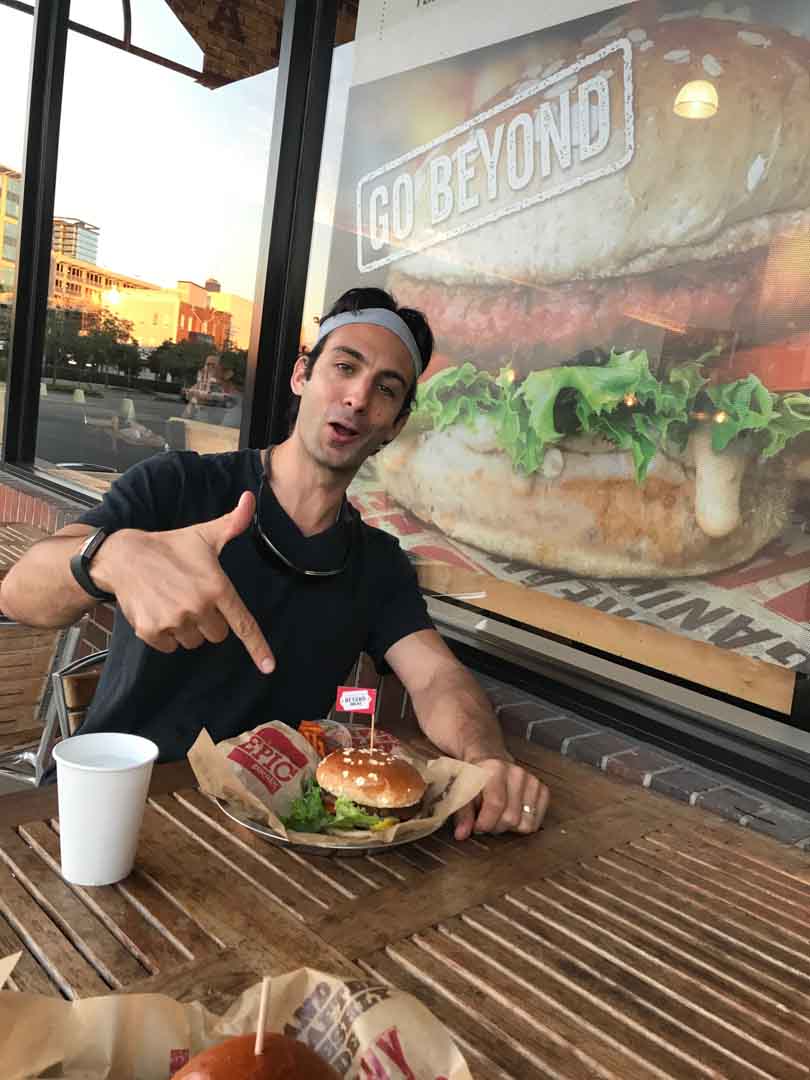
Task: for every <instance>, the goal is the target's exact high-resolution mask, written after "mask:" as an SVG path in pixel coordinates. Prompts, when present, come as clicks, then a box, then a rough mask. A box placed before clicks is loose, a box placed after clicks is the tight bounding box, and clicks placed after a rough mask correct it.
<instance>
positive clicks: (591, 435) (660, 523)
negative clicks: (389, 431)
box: [376, 10, 810, 577]
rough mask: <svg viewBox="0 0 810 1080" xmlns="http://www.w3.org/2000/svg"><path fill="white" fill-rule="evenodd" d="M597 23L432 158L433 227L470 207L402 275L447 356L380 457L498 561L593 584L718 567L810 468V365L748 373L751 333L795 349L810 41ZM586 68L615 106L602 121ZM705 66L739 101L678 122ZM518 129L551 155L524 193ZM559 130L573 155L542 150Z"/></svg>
mask: <svg viewBox="0 0 810 1080" xmlns="http://www.w3.org/2000/svg"><path fill="white" fill-rule="evenodd" d="M589 27H593V28H594V31H593V32H592V33H589V34H588V36H586V37H584V38H583V39H576V40H573V39H571V40H567V41H561V43H560V54H559V57H558V58H557V60H556V61H555V62H554V63H551V64H549V63H548V56H547V55H546V54H544V56H543V61H542V63H540V64H538V65H537V66H536V70H532V69H531V65H530V69H529V70H527V71H526V72H525V74H524V76H523V78H522V79H520V80H519V81H518V82H517V83H514V84H510V85H508V86H505V87H504V88H503V90H502V91H501V92H500V93H499V94H497V95H496V96H495V97H493V98H492V99H491V100H489V101H487V102H486V103H482V104H481V105H480V106H479V107H478V108H477V109H476V114H475V117H474V118H471V119H473V128H472V129H471V130H470V131H469V132H466V133H465V134H464V135H463V136H453V138H451V137H450V136H448V138H447V139H446V140H444V141H443V142H441V140H440V142H441V145H439V146H438V147H437V148H435V149H433V150H431V151H430V152H428V153H426V154H425V155H424V156H423V157H422V158H421V159H415V161H414V166H413V168H414V171H415V181H414V187H415V190H416V191H417V192H421V193H422V195H421V201H417V203H416V210H415V215H416V216H415V220H416V222H417V225H419V223H420V222H423V223H427V224H429V223H430V221H431V217H430V215H431V205H433V204H431V198H433V200H434V203H436V205H442V206H444V205H445V204H446V205H447V207H448V208H450V209H449V210H448V213H447V215H446V217H445V218H444V219H443V220H442V222H441V229H442V230H443V233H442V238H441V239H440V240H437V242H436V243H435V244H434V245H432V246H431V245H428V246H426V247H425V249H424V250H421V251H417V252H416V253H413V254H408V255H407V257H398V258H397V259H396V260H395V261H394V263H393V266H392V268H391V270H390V272H389V274H388V285H389V287H391V288H392V289H393V291H394V293H395V294H396V296H397V299H398V300H399V302H400V303H405V304H409V305H411V306H414V307H418V308H421V309H422V310H424V311H425V312H426V314H427V316H428V318H429V320H430V322H431V326H432V328H433V330H434V332H435V334H436V340H437V347H438V349H439V350H440V352H441V354H443V355H442V358H441V359H439V360H438V362H436V363H434V364H432V365H431V367H430V368H429V369H428V372H427V373H426V376H427V377H426V379H425V380H424V381H423V384H422V386H421V388H420V393H419V401H418V407H417V409H416V412H415V415H414V417H413V419H412V421H411V422H409V424H408V426H407V427H406V429H405V430H404V432H403V433H402V434H401V435H400V436H399V437H398V439H397V440H396V441H395V442H394V443H393V444H392V445H391V446H390V447H388V448H387V449H386V450H385V451H383V452H382V453H381V454H380V455H379V456H378V458H377V459H376V462H377V465H378V469H379V476H380V479H381V480H382V482H383V484H384V486H385V488H386V489H387V490H388V491H389V492H390V493H391V495H392V496H393V497H394V498H395V499H397V500H398V501H399V502H401V503H402V504H403V505H404V506H406V507H408V508H409V509H411V510H412V511H413V512H414V513H415V514H417V515H418V516H419V517H421V518H423V519H424V520H426V521H428V522H432V523H434V524H435V525H436V526H438V527H439V528H440V529H441V530H443V531H444V532H445V533H446V534H447V535H448V536H450V537H453V538H456V539H458V540H460V541H462V542H466V543H469V544H472V545H475V546H477V547H479V548H482V549H484V550H485V551H489V552H492V553H494V554H496V555H500V556H504V557H506V558H510V559H511V558H514V559H521V560H525V561H527V562H530V563H533V564H538V565H544V566H549V567H556V568H562V569H566V570H570V571H572V572H574V573H577V574H582V575H589V576H603V577H628V576H629V577H657V576H681V575H705V574H709V573H712V572H713V571H717V570H720V569H723V568H726V567H728V566H731V565H733V564H735V563H739V562H741V561H744V560H746V559H749V558H751V557H752V556H753V555H754V554H755V553H756V552H757V551H759V550H760V549H761V548H762V547H763V546H764V545H765V544H767V543H768V542H769V541H771V540H772V539H774V538H775V537H777V536H778V535H779V534H780V533H781V532H782V531H783V530H784V528H785V526H786V525H787V523H788V521H789V516H790V512H791V507H792V505H793V503H794V498H795V495H796V492H797V487H798V482H799V480H800V479H801V476H802V472H803V470H806V462H805V461H804V459H805V458H807V457H808V456H810V454H808V450H807V440H808V439H809V438H810V435H809V434H808V433H810V395H808V394H807V393H806V392H805V390H806V389H807V388H808V380H807V377H806V373H805V371H804V369H803V366H802V365H801V364H795V365H793V366H792V367H791V368H790V370H789V369H788V368H785V367H784V364H782V363H781V361H780V364H779V370H777V371H774V370H773V365H769V364H767V363H765V362H762V363H757V364H756V365H754V364H752V365H751V366H750V367H749V368H748V369H747V370H746V369H744V368H743V370H741V367H740V364H741V363H742V362H743V360H744V356H745V354H746V352H747V354H748V355H749V356H750V354H751V353H750V350H751V346H755V347H757V348H758V349H760V350H761V349H762V348H765V349H767V348H768V346H769V343H772V344H773V345H774V348H775V349H776V350H777V353H778V354H779V355H780V356H787V355H788V353H787V352H786V351H785V349H784V348H782V346H783V345H784V341H782V344H781V345H780V344H779V339H780V338H781V339H784V336H785V333H786V332H789V331H790V329H791V328H790V326H789V324H788V323H787V322H786V319H785V314H784V312H781V313H780V310H778V303H779V295H778V290H774V289H773V288H772V287H771V284H769V282H771V279H772V278H773V274H774V273H776V272H777V270H778V267H774V266H772V265H771V263H772V262H773V259H772V255H773V253H774V252H776V251H777V250H778V245H779V244H780V243H783V242H784V241H785V238H786V237H790V236H805V237H806V236H807V235H808V231H809V230H810V156H808V155H807V153H806V152H805V148H806V139H805V138H804V136H803V135H801V134H800V131H803V130H804V126H805V125H806V118H807V116H808V115H810V78H808V71H810V43H808V41H807V40H805V39H804V38H802V37H800V36H794V35H791V34H789V33H787V32H786V31H785V30H782V29H780V28H779V27H776V26H773V25H768V26H758V25H754V24H751V23H748V22H743V21H738V20H736V19H734V18H724V19H719V18H718V19H713V18H700V17H697V18H695V17H689V16H687V17H678V18H675V17H673V18H668V17H667V16H663V17H662V18H661V19H660V20H659V19H656V18H654V17H652V18H651V17H650V16H649V14H645V13H639V12H637V11H635V10H631V11H629V12H627V13H625V14H622V15H620V16H619V17H617V18H613V19H611V20H610V22H608V23H607V24H605V25H603V26H601V27H600V25H599V22H598V21H595V20H591V22H590V23H589ZM612 47H615V51H613V52H610V51H609V50H610V49H611V48H612ZM602 49H606V50H608V52H607V53H606V54H602V53H601V52H600V50H602ZM546 53H547V50H546ZM588 58H592V59H593V62H592V63H591V64H590V66H586V67H584V68H582V69H581V70H578V69H577V68H578V65H580V64H586V62H587V61H588ZM483 63H484V64H485V63H486V61H483ZM568 71H573V74H570V75H567V74H566V73H567V72H568ZM555 72H559V73H560V81H558V82H555V81H554V80H555V79H556V78H557V76H556V75H555ZM563 75H566V77H565V78H562V76H563ZM588 79H591V80H593V79H596V81H598V82H599V85H600V87H601V88H602V90H603V91H604V95H603V100H602V101H601V104H600V106H599V109H596V106H595V105H594V110H595V111H594V112H593V114H589V116H588V117H585V118H583V116H580V115H579V112H577V110H582V109H583V108H584V107H587V108H590V105H587V102H588V101H589V100H592V99H590V98H588V97H587V96H586V97H585V99H584V100H585V102H586V105H583V99H582V98H581V97H579V96H578V95H579V91H580V89H581V86H580V83H582V84H583V85H584V84H585V83H586V80H588ZM707 79H708V80H710V81H711V82H712V83H713V85H714V86H715V88H716V91H717V94H718V97H719V109H718V112H717V115H716V116H714V117H712V118H711V119H708V120H703V121H693V120H687V119H684V118H682V117H680V116H677V115H676V114H675V112H674V110H673V105H674V101H675V98H676V95H677V94H678V91H679V89H680V88H681V87H682V86H683V85H684V84H685V83H687V82H689V81H690V80H704V81H705V80H707ZM548 80H551V82H550V83H549V84H548V85H547V86H546V81H548ZM538 85H540V90H539V91H536V90H535V88H536V87H537V86H538ZM544 87H545V88H544ZM501 105H504V107H503V108H500V106H501ZM544 110H545V111H544ZM549 110H551V111H550V112H549ZM526 117H529V119H530V120H531V124H532V125H533V126H531V125H530V124H529V120H527V119H526ZM518 121H520V123H518ZM566 121H567V126H566ZM586 121H587V122H588V123H593V124H595V125H596V127H594V129H593V131H591V133H590V136H589V137H590V139H591V144H592V145H590V146H589V154H590V156H588V157H587V158H586V157H585V155H583V154H581V153H580V152H579V147H580V143H578V142H577V140H578V139H579V140H582V139H583V138H585V137H586V135H585V126H584V125H585V123H586ZM513 122H515V124H516V125H517V126H515V127H514V131H513V132H512V134H510V135H509V136H508V138H509V139H513V135H514V133H515V132H517V133H518V134H521V133H525V132H526V131H529V129H530V126H531V130H532V131H534V135H533V139H534V142H533V143H532V147H531V150H529V149H528V146H529V143H528V141H527V143H526V148H527V149H526V152H527V153H533V154H535V155H536V156H537V159H538V160H537V163H536V164H535V165H534V167H533V170H532V169H530V168H529V165H528V164H527V163H526V160H524V158H520V159H516V161H517V165H518V166H520V169H521V173H522V178H521V179H520V183H521V184H522V183H524V180H525V184H526V186H525V188H523V189H522V190H521V191H519V192H518V193H516V192H515V191H514V190H512V188H511V187H510V182H508V180H509V177H507V173H506V159H507V150H506V149H505V148H506V147H507V144H508V138H507V133H508V132H510V131H512V129H511V128H510V124H512V123H513ZM552 124H553V125H557V136H556V137H557V142H558V143H560V144H561V145H562V143H564V142H565V135H566V133H567V134H568V136H569V138H570V143H565V152H566V153H567V154H568V160H567V161H563V160H561V156H562V151H561V152H560V154H557V153H555V152H554V150H553V148H550V144H549V145H547V144H546V143H544V142H543V139H546V140H547V139H548V135H547V129H548V130H550V128H549V125H552ZM544 125H545V126H544ZM596 131H598V132H599V133H600V136H599V137H600V138H601V133H604V139H603V140H601V141H600V142H599V144H598V153H595V152H593V146H594V145H596V140H597V136H596V135H595V134H594V132H596ZM628 131H632V133H633V134H632V138H630V137H629V136H628ZM462 138H464V139H468V140H472V141H475V140H477V143H476V145H477V146H478V152H477V153H474V152H472V151H469V152H465V155H464V161H465V167H466V169H467V172H466V173H465V176H466V186H465V198H464V201H463V205H461V203H462V199H461V195H459V196H458V198H457V199H456V200H455V202H452V207H451V200H450V197H449V196H447V197H446V198H445V197H444V196H442V198H443V202H442V201H441V200H440V202H438V203H437V202H436V194H435V192H434V194H433V196H431V195H430V192H431V191H432V183H433V178H434V176H442V175H443V173H442V168H451V167H452V168H456V166H455V165H452V162H453V161H455V158H456V157H458V156H459V155H458V154H457V153H456V151H457V150H459V152H460V149H459V148H461V149H463V147H461V139H462ZM527 138H528V137H527ZM453 139H455V140H456V141H453ZM472 141H470V145H472ZM509 145H510V146H511V144H509ZM498 147H500V148H501V150H500V152H499V153H500V156H498V157H497V159H496V150H497V148H498ZM538 147H539V149H538ZM544 148H545V149H544ZM545 152H547V156H546V157H545V158H544V156H543V155H544V153H545ZM454 155H455V156H454ZM488 156H489V158H490V159H491V160H489V161H488V162H487V161H485V159H486V158H487V157H488ZM439 157H441V158H442V159H443V160H445V161H446V162H451V164H450V165H447V164H443V165H441V168H440V167H439V166H438V164H437V162H438V158H439ZM459 160H460V159H459ZM512 164H514V162H513V163H512ZM485 165H487V166H488V167H485ZM612 165H615V168H611V166H612ZM597 166H600V167H602V166H603V169H602V172H603V175H600V176H598V177H596V178H595V179H589V175H588V174H589V170H590V172H593V171H594V170H595V169H596V168H597ZM460 167H461V166H460V164H459V166H458V168H460ZM510 176H511V174H510ZM511 180H512V181H514V177H511ZM586 181H587V182H586ZM454 183H455V180H454V179H453V178H451V179H450V180H449V181H448V187H447V191H450V190H455V188H453V187H452V184H454ZM459 183H460V181H459ZM458 190H459V191H460V190H461V188H459V189H458ZM545 192H557V193H556V194H554V196H553V197H547V198H546V197H545V196H544V193H545ZM520 199H522V200H523V203H522V204H521V205H518V200H520ZM471 206H474V207H475V208H476V209H474V210H470V209H469V208H470V207H471ZM434 209H435V207H434ZM476 214H480V216H481V223H480V225H478V223H477V220H474V219H475V215H476ZM471 223H472V224H471ZM473 226H475V227H473ZM803 250H806V247H805V248H804V249H803ZM769 275H770V276H769ZM777 276H778V275H777ZM773 280H776V279H775V278H774V279H773ZM780 280H781V279H780ZM801 328H802V327H801V326H799V327H798V329H801ZM792 329H793V330H795V329H797V327H795V326H794V327H793V328H792ZM707 339H708V342H709V344H708V346H707ZM715 343H716V344H717V345H718V348H716V349H715V348H713V347H712V345H713V344H715ZM774 355H776V353H775V354H774ZM795 355H796V356H798V355H799V354H798V353H797V354H795ZM443 365H444V370H441V368H442V366H443ZM806 366H807V365H804V368H806Z"/></svg>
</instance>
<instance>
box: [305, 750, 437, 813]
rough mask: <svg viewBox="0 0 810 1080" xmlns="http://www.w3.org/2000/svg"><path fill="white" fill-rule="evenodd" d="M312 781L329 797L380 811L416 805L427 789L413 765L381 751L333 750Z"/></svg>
mask: <svg viewBox="0 0 810 1080" xmlns="http://www.w3.org/2000/svg"><path fill="white" fill-rule="evenodd" d="M315 778H316V780H317V781H318V784H319V785H320V787H321V788H323V790H324V791H327V792H329V794H330V795H334V796H335V797H336V798H337V797H339V796H341V795H344V796H345V797H346V798H348V799H351V800H352V802H356V803H359V804H360V805H362V806H369V807H372V808H373V809H379V810H395V809H398V808H400V807H405V806H415V805H416V804H417V803H418V802H419V801H420V800H421V798H422V796H423V795H424V794H425V788H426V786H427V785H426V784H425V781H424V780H423V779H422V777H421V776H420V775H419V772H418V771H417V770H416V769H415V768H414V767H413V765H411V764H410V763H409V762H407V761H405V760H404V759H403V758H399V757H395V756H394V755H393V754H387V753H385V752H384V751H382V750H354V749H352V750H335V751H333V752H332V753H331V754H328V755H327V756H326V757H325V758H324V759H323V761H322V762H321V763H320V765H319V766H318V769H317V772H316V773H315Z"/></svg>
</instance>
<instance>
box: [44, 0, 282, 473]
mask: <svg viewBox="0 0 810 1080" xmlns="http://www.w3.org/2000/svg"><path fill="white" fill-rule="evenodd" d="M99 7H103V8H106V9H108V10H107V14H106V15H104V16H103V17H102V14H101V12H100V10H99ZM131 7H132V27H131V29H132V40H133V42H134V43H135V44H138V45H139V46H140V47H141V48H148V49H150V50H151V51H153V52H156V53H159V54H160V55H161V56H164V57H168V58H170V59H171V61H172V62H173V63H174V64H175V65H179V66H181V67H183V68H185V69H188V70H189V71H191V70H200V69H203V66H204V63H206V64H207V61H206V60H204V57H203V52H202V50H201V48H200V45H199V43H198V41H197V40H196V39H195V37H194V36H193V34H192V31H194V32H195V33H196V27H195V24H194V22H193V20H188V21H189V27H188V28H187V27H186V26H184V25H183V23H181V22H180V20H179V19H178V18H177V17H176V16H175V15H174V14H173V13H172V10H171V8H170V7H169V6H168V5H167V4H166V3H165V0H134V2H133V3H132V5H131ZM109 9H117V14H115V17H113V13H112V12H111V11H110V10H109ZM71 17H72V18H73V19H74V21H77V22H83V23H85V24H88V25H90V26H92V27H93V28H94V29H97V30H100V31H103V32H104V33H108V34H113V35H120V34H121V32H122V29H121V25H120V23H121V5H120V4H118V5H115V4H112V5H101V6H99V5H97V4H95V5H94V4H91V3H89V2H87V0H84V2H75V3H74V4H73V5H72V7H71ZM271 31H272V33H273V35H274V34H275V29H274V28H273V27H270V26H269V24H268V35H270V33H271ZM198 36H199V35H198ZM243 40H244V45H243V46H239V45H234V47H233V51H232V55H230V56H229V61H228V63H229V67H228V69H227V70H220V72H219V74H218V76H217V77H216V78H213V77H211V78H208V79H201V80H199V81H195V80H194V79H192V78H190V77H189V76H188V75H186V74H182V73H180V72H178V71H177V70H172V69H169V68H166V67H164V66H161V65H159V64H157V63H153V62H150V61H149V60H146V59H142V58H140V57H138V56H134V55H129V54H126V53H124V52H121V51H119V50H116V49H114V48H111V47H110V46H109V45H107V44H105V43H103V42H100V41H97V40H93V39H91V38H88V37H87V36H84V35H82V34H80V33H78V32H74V31H71V32H70V34H69V38H68V49H67V60H66V69H65V83H64V95H63V107H62V120H61V134H60V148H59V162H58V171H57V187H56V205H55V217H56V226H55V229H54V238H53V244H54V252H53V257H52V274H51V282H52V284H51V295H50V302H49V310H48V320H47V329H46V343H45V353H44V363H43V372H42V392H41V393H42V396H41V398H40V408H39V424H38V430H37V445H36V454H37V464H38V466H39V467H40V468H45V469H47V470H48V471H50V472H52V473H56V474H58V475H59V476H61V477H62V478H65V479H68V480H69V481H71V482H74V483H78V484H79V485H81V486H83V487H86V488H88V489H91V490H101V489H103V488H105V487H106V486H107V485H108V484H109V482H110V478H111V476H113V475H114V474H115V473H120V472H122V471H123V470H124V469H126V468H127V467H128V466H130V465H132V464H133V463H135V462H137V461H139V460H142V459H143V458H144V457H146V456H149V455H151V454H155V453H161V452H163V451H164V450H165V449H167V448H176V449H183V448H185V449H194V450H199V451H209V450H226V449H235V448H236V446H237V445H238V439H239V428H240V423H241V419H242V398H243V388H244V378H245V370H246V355H247V348H248V343H249V338H250V328H251V321H252V313H253V291H254V285H255V278H256V266H257V258H258V245H259V239H260V233H261V221H262V214H263V209H264V205H263V204H264V196H265V183H266V174H267V160H268V153H269V146H270V134H271V126H272V116H273V107H274V98H275V85H276V72H275V70H265V71H264V72H261V71H258V73H257V74H251V73H252V72H253V71H257V70H258V69H260V68H261V63H260V61H259V60H258V59H257V57H261V55H262V42H261V41H259V40H258V39H257V38H256V37H255V36H254V37H253V38H250V39H249V37H247V36H244V37H243ZM270 44H272V45H273V46H275V36H273V39H272V43H270ZM264 46H265V48H264V55H266V56H267V63H266V66H267V67H268V68H269V67H271V59H270V53H269V51H268V50H269V37H268V42H265V43H264ZM240 48H243V49H244V55H243V54H242V53H241V52H240ZM274 62H275V61H273V63H274ZM223 63H224V61H223ZM206 70H207V68H206ZM241 76H245V77H241ZM204 81H208V82H210V83H211V85H212V86H213V85H215V84H216V88H215V89H211V88H209V86H207V85H202V83H203V82H204Z"/></svg>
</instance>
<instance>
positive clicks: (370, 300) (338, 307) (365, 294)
mask: <svg viewBox="0 0 810 1080" xmlns="http://www.w3.org/2000/svg"><path fill="white" fill-rule="evenodd" d="M363 308H385V309H386V310H387V311H393V312H395V313H396V314H397V315H399V317H400V319H402V321H403V322H404V323H405V325H406V326H407V327H408V329H409V330H410V332H411V333H412V334H413V337H414V341H415V342H416V347H417V349H418V350H419V355H420V356H421V358H422V371H424V370H425V369H426V368H427V366H428V364H429V363H430V358H431V356H432V355H433V332H432V331H431V329H430V327H429V326H428V322H427V319H426V318H425V316H424V315H423V314H422V312H421V311H416V309H415V308H409V307H398V306H397V302H396V300H395V299H394V297H393V296H392V295H391V293H388V292H386V291H385V290H384V289H376V288H367V289H349V291H348V292H345V293H344V294H343V295H342V296H341V297H339V298H338V299H337V300H336V301H335V303H334V304H333V305H332V306H331V308H330V309H329V310H328V311H327V312H326V314H325V315H323V316H322V318H321V320H320V321H321V322H324V321H325V320H326V319H331V318H332V316H333V315H343V314H344V312H347V311H360V310H362V309H363ZM331 336H332V331H330V332H329V333H328V334H327V335H326V337H325V338H323V339H322V340H321V341H319V342H318V343H317V345H314V346H313V347H312V349H310V351H309V352H307V353H306V354H304V355H305V356H306V360H305V364H304V370H305V377H306V378H307V379H311V378H312V369H313V368H314V367H315V364H316V363H317V360H318V357H319V356H320V355H321V353H322V352H323V350H324V347H325V346H326V343H327V341H328V340H329V338H330V337H331ZM415 397H416V379H414V380H413V382H412V383H411V385H410V386H409V388H408V392H407V394H406V395H405V400H404V401H403V403H402V408H401V409H400V410H399V413H398V415H397V420H399V419H400V417H402V416H407V415H408V413H409V412H410V411H411V409H412V407H413V402H414V398H415ZM300 404H301V399H300V398H299V397H298V396H297V395H295V394H294V395H293V399H292V401H291V402H290V412H289V418H290V431H292V429H293V428H294V427H295V422H296V420H297V419H298V408H299V406H300Z"/></svg>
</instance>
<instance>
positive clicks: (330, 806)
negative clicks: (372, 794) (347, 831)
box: [321, 789, 422, 821]
mask: <svg viewBox="0 0 810 1080" xmlns="http://www.w3.org/2000/svg"><path fill="white" fill-rule="evenodd" d="M321 801H322V802H323V805H324V809H325V810H326V811H327V812H328V813H330V814H334V812H335V796H334V795H330V794H329V793H328V792H326V791H324V790H323V789H321ZM354 805H355V806H359V807H360V809H361V810H363V811H364V812H365V813H367V814H376V815H377V817H379V818H387V817H395V818H397V819H398V820H399V821H410V819H411V818H415V817H418V815H419V811H420V810H421V809H422V803H421V800H420V801H419V802H418V803H414V805H413V806H397V807H391V808H389V807H385V808H383V807H381V806H363V805H362V803H355V804H354Z"/></svg>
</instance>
